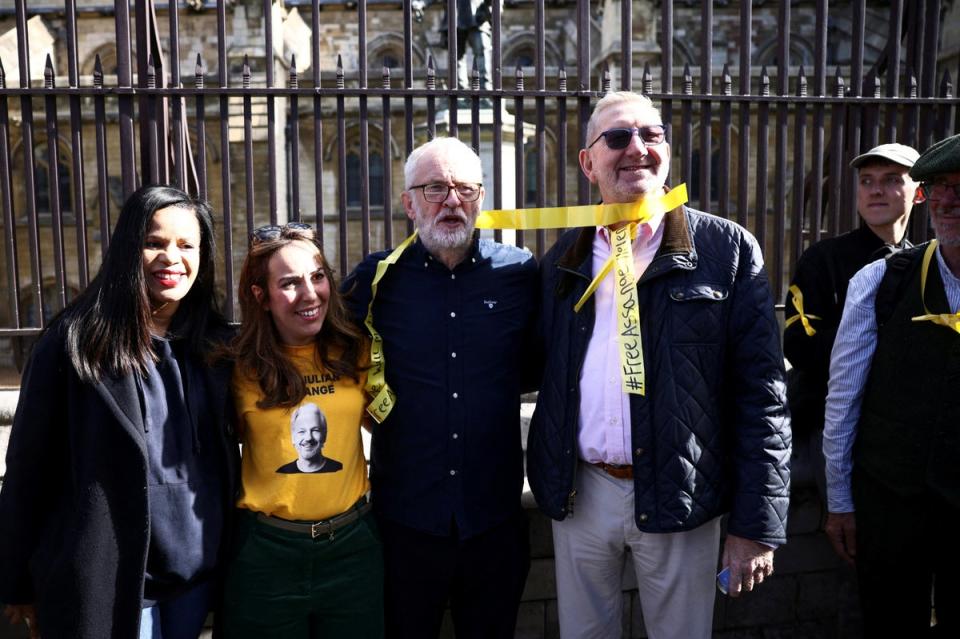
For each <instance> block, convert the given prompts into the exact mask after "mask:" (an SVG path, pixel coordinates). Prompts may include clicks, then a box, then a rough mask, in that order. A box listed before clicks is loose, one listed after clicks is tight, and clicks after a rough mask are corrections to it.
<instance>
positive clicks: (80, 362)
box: [51, 186, 223, 382]
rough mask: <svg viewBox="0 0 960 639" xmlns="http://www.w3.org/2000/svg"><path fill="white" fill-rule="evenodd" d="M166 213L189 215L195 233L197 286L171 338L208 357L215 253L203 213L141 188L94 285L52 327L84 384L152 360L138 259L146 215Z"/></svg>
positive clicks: (206, 211) (215, 319) (168, 193)
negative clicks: (62, 337) (182, 211)
mask: <svg viewBox="0 0 960 639" xmlns="http://www.w3.org/2000/svg"><path fill="white" fill-rule="evenodd" d="M168 207H176V208H184V209H188V210H192V211H193V212H194V214H196V216H197V223H198V224H199V225H200V264H199V268H198V269H197V279H196V280H195V281H194V283H193V286H192V287H190V290H189V291H188V292H187V294H186V295H185V296H184V298H183V299H182V300H180V304H179V305H178V307H177V312H176V314H174V316H173V319H172V321H171V324H170V326H171V330H172V331H174V332H175V333H176V334H177V335H179V336H182V337H183V338H185V339H187V340H189V342H190V347H191V348H190V350H191V351H192V352H194V353H199V352H204V351H206V350H207V344H205V341H206V338H207V329H208V327H210V326H211V325H212V324H222V323H223V318H222V316H221V315H220V312H219V311H218V310H217V307H216V300H215V295H214V280H215V268H214V264H215V258H216V246H215V242H214V235H213V219H212V215H211V211H210V206H209V205H208V204H207V203H206V202H204V201H203V200H199V199H196V198H193V197H191V196H189V195H187V194H186V193H184V192H183V191H181V190H180V189H176V188H173V187H169V186H144V187H142V188H140V189H139V190H137V191H136V192H135V193H133V194H132V195H131V196H130V197H129V199H127V201H126V202H125V203H124V205H123V208H122V209H121V210H120V217H119V218H118V219H117V225H116V227H115V228H114V230H113V235H112V236H111V239H110V248H109V249H108V250H107V253H106V255H104V257H103V263H102V264H101V266H100V271H99V272H98V273H97V275H96V277H94V279H93V281H92V282H90V285H89V286H88V287H87V288H86V289H85V290H84V291H83V292H82V293H80V295H78V296H77V298H76V299H75V300H74V301H73V302H71V303H70V305H69V306H67V307H66V308H65V309H64V310H63V312H61V313H60V315H59V316H58V317H57V318H56V319H55V320H54V321H53V322H52V323H51V326H52V327H53V326H56V327H58V328H59V329H60V330H63V331H64V332H65V334H66V347H67V355H68V356H69V357H70V361H71V363H72V364H73V367H74V368H75V369H76V371H77V374H78V375H79V376H80V378H81V379H83V380H84V381H87V382H97V381H99V380H100V379H102V378H103V377H104V375H111V376H114V375H125V374H129V373H132V372H141V373H142V372H145V370H146V366H147V363H148V362H149V361H150V360H151V359H153V358H154V357H155V356H154V353H153V349H152V347H151V343H150V323H151V320H150V297H149V294H148V293H147V286H146V280H145V278H144V273H143V257H142V251H143V242H144V238H145V237H146V235H147V232H148V230H149V228H150V223H151V220H152V219H153V214H154V213H155V212H157V211H159V210H160V209H164V208H168Z"/></svg>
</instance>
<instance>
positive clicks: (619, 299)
mask: <svg viewBox="0 0 960 639" xmlns="http://www.w3.org/2000/svg"><path fill="white" fill-rule="evenodd" d="M686 202H687V185H686V184H681V185H680V186H677V187H676V188H674V189H672V190H671V191H669V192H667V193H661V194H656V195H648V196H646V197H644V198H643V199H641V200H639V201H637V202H630V203H626V204H592V205H587V206H557V207H550V208H535V209H502V210H495V211H482V212H481V213H480V214H479V215H478V216H477V223H476V227H477V228H478V229H517V230H532V229H555V228H574V227H579V226H612V225H615V224H620V223H623V222H628V223H629V224H627V225H626V226H623V227H621V228H620V229H617V230H616V231H613V238H614V239H613V251H612V253H611V255H610V258H609V259H608V260H607V261H606V263H604V265H603V267H602V268H601V269H600V272H599V273H597V275H596V276H595V277H594V278H593V281H592V282H591V283H590V286H588V287H587V290H586V292H585V293H584V294H583V296H582V297H581V298H580V300H579V301H578V302H577V303H576V305H575V306H574V311H576V312H579V311H580V309H581V308H582V307H583V304H584V303H585V302H586V301H587V299H589V297H590V296H591V295H592V294H593V293H594V291H596V289H597V286H599V285H600V282H601V281H602V280H603V278H604V277H606V276H607V275H608V274H609V273H610V272H611V271H614V270H615V272H616V278H617V281H616V283H615V284H616V285H615V292H616V294H615V296H614V299H615V300H616V305H617V329H618V333H619V337H618V341H619V347H620V364H621V371H622V373H623V383H622V386H623V390H624V392H625V393H634V394H639V395H643V394H644V390H645V381H644V373H643V349H642V347H641V343H640V304H639V298H638V295H637V287H636V283H637V280H636V275H635V273H634V269H633V245H632V240H633V238H634V237H636V228H637V225H638V224H642V223H644V222H647V221H649V220H650V219H651V218H653V217H654V216H657V215H662V214H663V213H666V212H667V211H670V210H673V209H675V208H677V207H678V206H681V205H683V204H686ZM416 237H417V234H416V232H414V233H413V234H412V235H411V236H410V237H408V238H407V239H406V240H404V241H403V243H402V244H400V245H399V246H398V247H397V248H395V249H394V250H393V251H392V252H391V253H390V255H388V256H387V257H386V258H385V259H383V260H381V261H380V262H378V263H377V270H376V273H375V274H374V277H373V283H372V284H371V286H370V304H369V305H368V306H367V317H366V319H365V320H364V325H365V326H366V327H367V331H368V332H369V333H370V340H371V341H370V370H369V371H368V372H367V383H366V386H365V389H366V391H367V393H368V394H369V395H370V396H371V397H372V398H373V399H372V400H371V402H370V404H369V405H368V406H367V413H369V414H370V416H371V417H372V418H373V419H374V420H375V421H376V422H377V423H378V424H379V423H382V422H383V420H384V419H386V417H387V415H389V414H390V411H391V410H393V407H394V405H395V404H396V402H397V397H396V394H395V393H394V392H393V391H392V390H390V386H389V385H388V384H387V380H386V374H385V366H386V362H385V361H384V357H383V338H382V337H381V336H380V334H379V333H378V332H377V330H376V328H374V325H373V303H374V300H375V299H376V297H377V284H378V283H379V282H380V280H382V279H383V276H384V275H386V273H387V270H388V269H389V268H390V266H392V265H393V264H395V263H396V261H397V260H398V259H399V258H400V255H401V254H402V253H403V251H404V250H406V248H407V247H408V246H410V244H412V243H413V241H414V239H416Z"/></svg>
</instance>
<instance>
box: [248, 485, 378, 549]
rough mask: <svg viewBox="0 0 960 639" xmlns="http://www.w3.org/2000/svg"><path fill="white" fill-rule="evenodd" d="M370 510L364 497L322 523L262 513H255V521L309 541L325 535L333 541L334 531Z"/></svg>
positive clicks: (368, 502) (368, 501)
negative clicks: (306, 537)
mask: <svg viewBox="0 0 960 639" xmlns="http://www.w3.org/2000/svg"><path fill="white" fill-rule="evenodd" d="M370 508H371V504H370V500H369V499H367V496H366V495H364V496H363V497H361V498H360V499H359V501H357V503H355V504H354V505H353V506H351V507H350V510H347V511H344V512H342V513H340V514H339V515H337V516H335V517H331V518H330V519H324V520H322V521H312V522H311V521H290V520H289V519H281V518H280V517H271V516H270V515H264V514H263V513H257V521H259V522H261V523H264V524H266V525H268V526H273V527H274V528H280V529H281V530H287V531H289V532H295V533H302V534H304V535H307V536H308V537H310V538H311V539H316V538H317V537H319V536H320V535H327V536H329V537H330V540H331V541H333V537H334V535H333V533H334V532H335V531H337V530H339V529H340V528H343V527H344V526H346V525H347V524H352V523H353V522H355V521H356V520H358V519H360V518H361V517H363V516H364V515H366V514H367V513H368V512H370Z"/></svg>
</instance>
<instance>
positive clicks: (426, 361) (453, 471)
mask: <svg viewBox="0 0 960 639" xmlns="http://www.w3.org/2000/svg"><path fill="white" fill-rule="evenodd" d="M482 173H483V171H482V168H481V163H480V158H479V157H478V156H477V154H476V153H474V152H473V150H472V149H471V148H470V147H468V146H466V145H465V144H463V143H462V142H460V141H459V140H457V139H456V138H435V139H433V140H432V141H430V142H428V143H426V144H424V145H423V146H421V147H419V148H417V149H415V150H414V151H413V153H411V154H410V157H409V158H408V159H407V163H406V166H405V169H404V179H405V182H406V189H405V190H404V191H403V193H402V194H401V199H402V201H403V207H404V210H405V211H406V213H407V216H408V217H409V218H410V219H411V220H413V223H414V226H415V227H416V229H417V240H416V242H414V243H413V244H411V245H410V246H409V247H407V248H406V249H405V250H404V251H403V253H401V254H400V257H399V258H398V259H397V261H396V263H395V264H393V265H392V266H389V267H388V270H387V272H386V274H385V275H384V276H383V278H382V279H381V280H380V281H379V283H378V284H377V290H376V297H375V300H374V303H373V308H372V310H371V314H372V319H373V325H374V327H375V328H376V330H377V332H378V333H379V334H380V335H381V336H382V338H383V354H384V360H385V368H386V381H387V383H388V384H389V386H390V387H391V388H392V389H393V391H394V392H395V393H396V404H395V405H394V407H393V409H392V411H391V412H390V414H389V415H388V416H387V417H386V419H384V420H383V422H382V423H381V424H377V425H375V426H374V429H373V445H372V454H371V457H372V460H371V461H372V468H371V473H370V480H371V484H372V488H373V505H374V506H373V507H374V510H375V512H376V514H377V516H378V522H379V524H380V532H381V535H382V538H383V550H384V575H385V593H384V594H385V602H384V603H385V612H386V628H387V637H388V638H390V637H397V638H409V639H430V638H431V637H437V636H438V635H439V633H440V627H441V622H442V620H443V615H444V610H445V609H446V607H447V605H449V606H450V609H451V611H452V616H453V625H454V630H455V632H456V636H457V637H458V639H465V638H476V639H512V638H513V636H514V627H515V626H516V620H517V611H518V609H519V605H520V596H521V594H522V592H523V586H524V583H525V581H526V577H527V571H528V568H529V548H528V539H527V522H526V515H525V514H524V512H523V511H522V509H521V506H520V497H521V492H522V487H523V451H522V449H521V446H520V393H521V389H523V390H533V388H534V387H535V385H536V381H538V377H537V374H536V370H537V363H538V361H539V358H538V357H536V355H535V354H534V353H532V352H531V347H533V346H535V344H536V339H535V337H534V335H533V331H534V329H535V315H536V300H537V290H538V289H537V286H538V277H537V267H536V264H535V261H534V259H533V256H532V255H531V254H530V253H529V252H528V251H526V250H523V249H519V248H517V247H514V246H506V245H503V244H499V243H496V242H493V241H491V240H486V239H483V240H478V239H476V238H475V237H474V225H475V223H476V221H477V215H478V213H479V212H480V207H481V204H482V202H483V196H484V187H483V184H482V182H483V174H482ZM386 257H387V252H381V253H374V254H372V255H370V256H369V257H367V258H366V259H365V260H364V261H363V262H361V263H360V264H359V265H358V266H357V268H356V270H354V272H353V274H352V275H351V276H350V277H349V278H348V279H347V281H346V282H344V285H343V287H344V290H345V291H350V292H351V293H350V297H349V300H348V301H349V304H350V309H351V311H352V314H353V316H354V317H355V318H356V319H357V320H358V321H359V322H362V321H363V319H364V317H365V316H366V315H367V309H368V306H369V304H370V299H371V287H372V281H373V278H374V274H375V272H376V268H377V265H378V263H380V262H381V261H382V260H384V258H386ZM363 330H366V329H363Z"/></svg>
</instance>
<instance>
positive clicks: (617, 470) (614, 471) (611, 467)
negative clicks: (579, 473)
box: [587, 462, 633, 479]
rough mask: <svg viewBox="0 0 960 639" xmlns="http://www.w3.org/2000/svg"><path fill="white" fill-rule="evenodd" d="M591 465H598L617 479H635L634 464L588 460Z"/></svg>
mask: <svg viewBox="0 0 960 639" xmlns="http://www.w3.org/2000/svg"><path fill="white" fill-rule="evenodd" d="M587 463H588V464H590V465H591V466H596V467H597V468H599V469H600V470H602V471H603V472H605V473H606V474H608V475H610V476H611V477H616V478H617V479H633V466H632V465H623V466H621V465H620V464H608V463H607V462H587Z"/></svg>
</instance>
